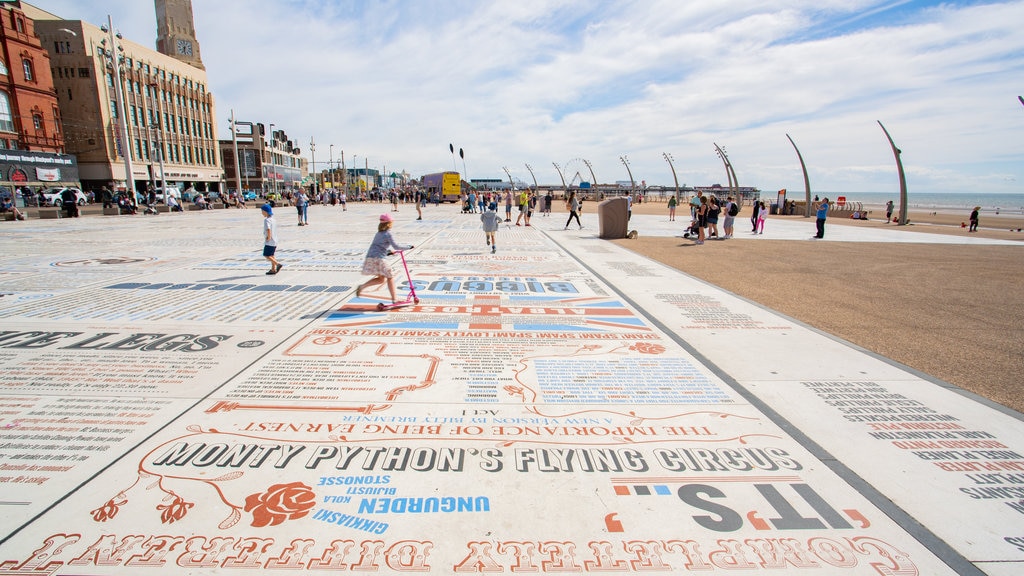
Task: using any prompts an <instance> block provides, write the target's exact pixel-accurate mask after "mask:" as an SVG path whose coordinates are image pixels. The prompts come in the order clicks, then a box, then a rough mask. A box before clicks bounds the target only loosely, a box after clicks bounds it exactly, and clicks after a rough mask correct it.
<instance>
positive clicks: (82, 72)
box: [78, 68, 89, 78]
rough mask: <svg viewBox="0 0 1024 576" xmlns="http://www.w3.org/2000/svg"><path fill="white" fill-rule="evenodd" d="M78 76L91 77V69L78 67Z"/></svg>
mask: <svg viewBox="0 0 1024 576" xmlns="http://www.w3.org/2000/svg"><path fill="white" fill-rule="evenodd" d="M78 77H79V78H88V77H89V69H88V68H79V69H78Z"/></svg>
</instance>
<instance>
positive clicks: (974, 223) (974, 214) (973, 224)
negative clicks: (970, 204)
mask: <svg viewBox="0 0 1024 576" xmlns="http://www.w3.org/2000/svg"><path fill="white" fill-rule="evenodd" d="M980 211H981V206H975V207H974V210H971V217H970V220H971V227H970V228H968V229H967V231H968V232H977V231H978V213H979V212H980Z"/></svg>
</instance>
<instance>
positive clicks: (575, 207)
mask: <svg viewBox="0 0 1024 576" xmlns="http://www.w3.org/2000/svg"><path fill="white" fill-rule="evenodd" d="M565 208H566V210H568V211H569V218H568V220H566V221H565V228H564V229H565V230H568V229H569V223H570V222H572V219H573V218H575V219H576V223H577V224H579V226H580V230H583V223H582V222H580V201H579V200H577V199H576V191H575V190H573V191H572V192H569V199H568V200H566V201H565Z"/></svg>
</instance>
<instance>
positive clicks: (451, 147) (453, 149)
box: [448, 144, 455, 154]
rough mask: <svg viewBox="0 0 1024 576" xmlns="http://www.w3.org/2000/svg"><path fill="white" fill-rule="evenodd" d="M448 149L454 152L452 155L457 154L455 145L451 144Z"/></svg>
mask: <svg viewBox="0 0 1024 576" xmlns="http://www.w3.org/2000/svg"><path fill="white" fill-rule="evenodd" d="M448 149H449V150H451V151H452V154H455V145H454V144H449V145H448Z"/></svg>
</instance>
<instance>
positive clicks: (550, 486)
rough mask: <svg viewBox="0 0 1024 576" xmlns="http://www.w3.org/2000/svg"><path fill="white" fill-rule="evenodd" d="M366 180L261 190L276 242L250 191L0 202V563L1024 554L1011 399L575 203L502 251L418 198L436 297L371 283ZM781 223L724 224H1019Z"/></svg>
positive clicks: (1023, 563) (124, 570)
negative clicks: (300, 215) (341, 191)
mask: <svg viewBox="0 0 1024 576" xmlns="http://www.w3.org/2000/svg"><path fill="white" fill-rule="evenodd" d="M382 212H389V213H390V207H389V206H388V205H380V204H349V209H348V210H347V211H342V210H341V208H340V207H326V206H314V207H312V208H311V210H310V220H311V223H310V225H309V226H304V227H298V226H296V218H295V214H294V210H293V209H290V208H282V209H279V210H277V214H276V217H277V220H278V222H279V225H280V230H281V248H280V249H279V252H278V256H279V259H280V260H281V262H282V263H283V264H284V265H285V267H284V269H283V271H282V272H281V273H280V274H278V275H276V276H267V275H265V274H264V272H265V270H266V269H267V265H266V263H265V261H264V260H263V258H262V256H261V255H260V249H261V247H262V241H261V238H260V231H261V228H260V227H261V220H262V218H261V216H260V213H259V211H258V210H255V209H252V208H250V209H248V210H214V211H205V212H202V213H195V212H193V213H186V214H161V215H159V216H149V217H145V216H133V217H128V216H120V217H101V216H95V217H85V218H79V219H61V220H30V221H28V222H6V223H0V241H2V243H3V247H4V250H3V252H2V255H0V295H2V296H0V366H3V370H2V371H0V575H9V574H64V575H72V574H75V575H79V574H104V575H113V574H132V575H139V574H142V575H146V574H153V575H159V574H248V573H256V572H257V571H259V572H261V573H262V572H274V571H281V573H286V572H290V573H296V572H298V573H310V574H323V573H346V572H351V573H362V572H376V573H381V574H400V573H407V572H416V573H430V574H456V573H512V572H534V573H562V572H578V573H598V572H600V573H611V574H616V573H621V574H628V573H641V572H652V571H661V572H666V573H672V574H677V573H688V572H704V573H732V572H736V571H743V572H746V573H753V574H760V573H771V574H823V575H825V574H828V575H832V574H851V575H854V574H855V575H861V574H865V575H867V574H872V575H874V574H883V575H889V574H891V575H895V574H925V575H943V574H990V575H997V576H1009V575H1016V574H1021V573H1024V456H1022V454H1024V421H1022V418H1024V417H1022V415H1021V414H1019V413H1016V412H1013V411H1011V410H1009V409H1006V408H1003V407H1000V406H998V405H994V404H992V403H989V402H986V401H984V400H982V399H979V398H977V397H974V396H972V395H970V394H967V393H964V392H963V391H961V390H959V389H956V388H955V387H952V386H950V385H948V384H945V383H943V382H940V381H937V380H936V379H934V378H931V377H929V376H927V375H924V374H920V373H917V372H914V371H911V370H908V369H906V368H905V367H903V366H901V365H899V364H897V363H895V362H892V361H889V360H888V359H886V358H882V357H879V356H877V355H874V354H871V353H868V352H866V351H864V350H862V349H860V348H856V347H853V346H851V345H849V344H847V343H845V342H843V341H841V340H839V339H837V338H834V337H833V336H831V335H829V334H825V333H822V332H820V331H818V330H815V329H813V328H811V327H808V326H806V325H803V324H801V323H799V322H796V321H794V320H792V319H790V318H787V317H785V316H783V315H780V314H778V313H776V312H774V311H772V310H768V309H765V308H764V307H762V306H759V305H757V304H755V303H752V302H749V301H746V300H744V299H742V298H739V297H737V296H735V295H733V294H731V293H729V292H727V291H724V290H722V289H720V288H717V287H716V286H713V285H709V284H707V283H705V282H703V281H700V280H698V279H695V278H693V277H691V276H688V275H686V274H684V273H681V272H679V271H677V270H674V269H671V268H667V267H665V266H663V265H661V264H658V263H656V262H653V261H651V260H648V259H645V258H642V257H640V256H637V255H636V254H634V253H632V252H629V251H628V250H625V249H623V248H622V247H620V246H618V245H616V244H613V243H610V242H606V241H603V240H600V239H598V238H597V232H598V222H597V220H596V217H595V214H594V213H593V212H594V211H593V210H588V211H587V213H585V214H584V216H583V223H584V227H583V229H582V230H577V229H575V226H573V229H572V230H563V226H564V215H562V216H559V215H555V216H552V217H540V216H537V217H535V218H534V219H533V226H531V227H516V226H503V227H502V228H501V230H499V232H498V250H497V253H496V254H491V252H490V247H488V246H486V245H485V244H484V238H483V234H482V232H481V231H480V222H479V219H478V217H477V216H474V215H464V214H460V213H459V211H458V209H457V208H456V207H454V206H450V205H449V206H441V207H433V206H431V207H428V208H426V209H425V210H424V219H423V220H416V219H415V218H416V213H415V210H414V209H413V208H412V207H410V206H408V205H403V206H402V207H401V209H400V211H399V212H394V213H392V214H393V215H394V216H395V218H396V226H395V230H394V234H395V237H396V239H397V240H398V241H399V242H402V243H409V244H414V245H415V246H416V248H415V249H414V250H412V251H411V252H409V253H408V254H407V258H408V261H409V266H410V270H411V273H412V277H413V279H414V280H415V282H416V291H417V295H418V297H419V299H420V302H419V303H418V304H417V305H415V306H409V307H405V308H401V309H397V310H391V311H378V310H377V308H376V304H377V303H378V302H380V301H381V298H379V296H381V295H382V294H383V293H381V292H378V293H370V294H363V296H362V297H356V296H355V293H354V292H355V286H356V285H357V284H358V283H359V282H361V281H363V280H364V279H365V278H364V277H362V276H361V275H360V267H361V263H362V259H363V256H364V254H365V251H366V248H367V246H368V245H369V241H370V239H371V238H372V236H373V233H374V232H375V230H376V222H377V217H378V215H379V214H380V213H382ZM682 225H683V223H682V222H675V223H669V222H667V221H666V220H665V218H664V217H661V216H659V217H655V216H641V215H637V216H634V218H633V221H632V223H631V228H636V229H638V230H640V231H641V233H642V234H648V235H667V236H675V235H680V234H681V229H682ZM768 225H769V226H770V227H771V229H770V230H769V231H768V232H769V233H768V234H765V235H764V236H754V235H750V234H743V233H742V232H741V233H739V234H737V236H736V238H735V239H734V240H732V241H735V242H756V241H760V240H761V239H762V238H769V237H770V238H772V239H774V240H779V239H785V240H792V241H799V242H855V241H873V242H878V241H884V242H929V243H936V242H959V243H989V244H992V243H1006V244H1016V245H1019V243H1013V242H1007V241H999V240H987V239H979V238H973V237H958V236H944V235H935V234H926V233H916V232H909V231H905V230H901V231H895V230H885V229H864V228H854V227H842V226H830V227H829V229H828V232H827V234H826V238H825V239H824V240H810V239H809V236H810V230H811V229H812V228H813V224H808V223H807V222H800V221H783V220H769V222H768ZM737 229H738V230H743V229H744V228H743V227H742V226H738V227H737ZM394 269H395V270H396V276H397V277H399V278H401V277H403V276H404V274H403V271H402V268H401V265H400V263H397V262H396V264H395V266H394Z"/></svg>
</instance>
